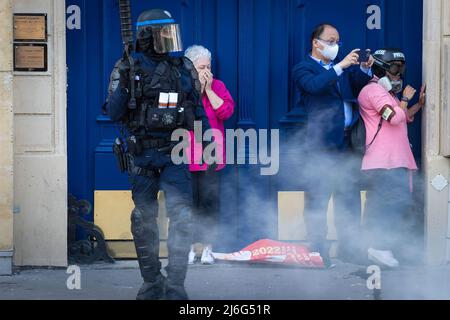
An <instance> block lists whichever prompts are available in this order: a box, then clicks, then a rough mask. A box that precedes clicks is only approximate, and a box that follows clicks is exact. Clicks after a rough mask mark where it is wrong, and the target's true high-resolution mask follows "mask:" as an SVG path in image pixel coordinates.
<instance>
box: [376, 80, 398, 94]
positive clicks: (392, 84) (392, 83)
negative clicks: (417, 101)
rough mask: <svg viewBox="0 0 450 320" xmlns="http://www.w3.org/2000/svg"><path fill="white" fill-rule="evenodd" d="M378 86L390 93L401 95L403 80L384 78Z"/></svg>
mask: <svg viewBox="0 0 450 320" xmlns="http://www.w3.org/2000/svg"><path fill="white" fill-rule="evenodd" d="M378 84H379V85H380V86H382V87H383V88H385V89H386V90H387V91H389V92H391V91H392V92H394V93H400V92H401V91H402V89H403V80H402V79H399V80H391V79H389V77H388V76H384V77H383V78H381V79H380V80H378Z"/></svg>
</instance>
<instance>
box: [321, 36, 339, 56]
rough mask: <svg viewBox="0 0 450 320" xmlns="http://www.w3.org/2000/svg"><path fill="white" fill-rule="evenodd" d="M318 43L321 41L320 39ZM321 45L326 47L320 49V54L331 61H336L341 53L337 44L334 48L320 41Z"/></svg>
mask: <svg viewBox="0 0 450 320" xmlns="http://www.w3.org/2000/svg"><path fill="white" fill-rule="evenodd" d="M318 41H320V39H319V40H318ZM320 43H321V44H322V45H323V46H324V48H323V49H318V51H319V52H320V54H321V55H323V56H324V57H325V58H327V59H330V60H331V61H333V60H334V59H336V57H337V55H338V53H339V46H338V45H337V44H335V45H334V46H330V45H328V44H326V43H323V42H322V41H320Z"/></svg>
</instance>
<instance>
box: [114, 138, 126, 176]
mask: <svg viewBox="0 0 450 320" xmlns="http://www.w3.org/2000/svg"><path fill="white" fill-rule="evenodd" d="M113 154H114V157H115V158H116V162H117V166H118V167H119V170H120V172H122V173H123V172H125V171H128V168H127V166H128V164H127V163H128V161H127V155H126V153H125V151H124V148H123V144H122V142H121V141H120V139H119V138H116V140H115V141H114V143H113Z"/></svg>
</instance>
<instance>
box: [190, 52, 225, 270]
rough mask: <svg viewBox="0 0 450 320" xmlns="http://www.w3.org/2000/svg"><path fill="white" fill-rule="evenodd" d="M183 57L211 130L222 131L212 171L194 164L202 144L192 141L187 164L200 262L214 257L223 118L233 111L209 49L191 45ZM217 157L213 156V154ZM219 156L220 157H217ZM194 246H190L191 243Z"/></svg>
mask: <svg viewBox="0 0 450 320" xmlns="http://www.w3.org/2000/svg"><path fill="white" fill-rule="evenodd" d="M185 56H186V57H187V58H189V59H190V60H191V61H192V62H193V64H194V66H195V68H196V70H197V72H198V76H199V79H200V82H201V93H202V102H203V107H204V108H205V112H206V115H207V116H208V119H209V123H210V125H211V128H212V129H216V130H219V131H220V132H221V133H222V134H221V135H219V136H218V137H217V136H215V137H214V138H215V140H214V141H215V142H216V143H217V149H216V150H218V151H219V154H220V155H221V156H222V157H221V160H222V161H218V163H217V167H216V169H215V170H213V171H212V170H208V165H207V164H195V163H196V161H195V159H198V158H201V154H202V146H201V144H197V143H196V142H195V140H194V139H191V141H192V152H191V156H192V158H191V159H194V161H191V164H190V166H189V170H190V171H191V173H192V184H193V195H194V217H195V230H194V243H200V244H202V246H203V252H202V255H201V259H200V261H201V262H202V263H203V264H211V263H213V262H214V259H213V257H212V255H211V252H212V243H213V242H214V240H215V239H214V238H215V236H216V233H217V224H218V218H219V200H220V174H219V171H220V170H222V169H223V168H224V167H225V141H224V139H225V133H224V131H225V129H224V121H225V120H227V119H229V118H230V117H231V116H232V115H233V112H234V101H233V98H232V97H231V94H230V92H229V91H228V90H227V88H226V87H225V84H224V83H223V82H222V81H220V80H217V79H214V76H213V74H212V72H211V52H210V51H209V50H208V49H206V48H205V47H203V46H199V45H193V46H191V47H189V48H188V49H187V50H186V52H185ZM216 158H217V157H216ZM219 158H220V157H219ZM193 247H194V246H193ZM193 247H192V248H191V252H190V253H189V263H190V264H192V263H194V260H195V258H196V254H195V252H194V248H193Z"/></svg>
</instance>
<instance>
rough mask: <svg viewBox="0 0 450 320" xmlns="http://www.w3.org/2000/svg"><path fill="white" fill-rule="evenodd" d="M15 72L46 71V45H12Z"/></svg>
mask: <svg viewBox="0 0 450 320" xmlns="http://www.w3.org/2000/svg"><path fill="white" fill-rule="evenodd" d="M14 70H15V71H47V45H46V44H14Z"/></svg>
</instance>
